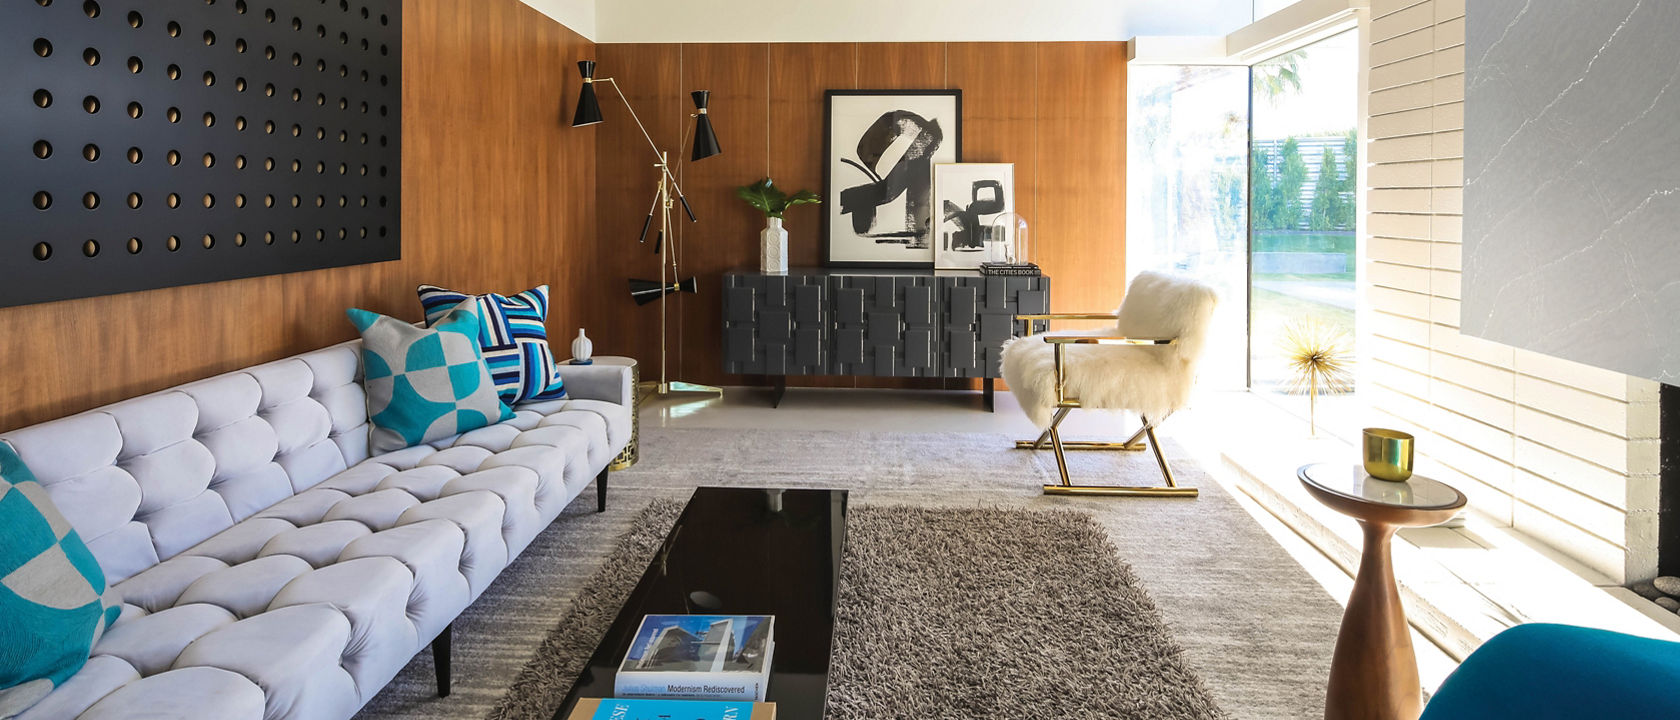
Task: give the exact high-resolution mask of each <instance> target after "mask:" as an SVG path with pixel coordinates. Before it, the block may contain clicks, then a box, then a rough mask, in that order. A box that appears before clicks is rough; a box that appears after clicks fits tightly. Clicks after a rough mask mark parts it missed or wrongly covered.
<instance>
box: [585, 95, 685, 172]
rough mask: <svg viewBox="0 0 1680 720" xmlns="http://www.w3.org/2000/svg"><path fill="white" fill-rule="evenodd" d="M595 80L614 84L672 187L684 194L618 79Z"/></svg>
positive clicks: (619, 97) (620, 98)
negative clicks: (619, 84) (619, 85)
mask: <svg viewBox="0 0 1680 720" xmlns="http://www.w3.org/2000/svg"><path fill="white" fill-rule="evenodd" d="M593 82H598V83H607V84H610V85H612V88H613V92H616V93H618V99H619V100H621V101H623V103H624V109H626V110H629V111H630V119H631V120H635V121H636V129H638V130H641V131H642V137H643V138H645V139H646V140H647V144H648V147H649V148H650V149H652V150H653V156H654V157H656V158H659V171H660V172H663V173H665V177H667V178H670V180H671V187H674V188H676V190H677V196H678V197H681V196H682V195H683V191H682V186H681V185H678V184H677V176H676V175H674V174H672V173H671V168H669V167H667V166H666V162H665V155H664V153H661V152H660V151H659V145H658V144H657V143H655V142H654V141H653V136H652V135H649V134H648V131H647V127H646V126H644V125H642V119H641V118H640V117H638V116H637V115H636V108H635V106H633V105H631V104H630V98H628V97H625V95H624V90H622V89H620V88H619V87H618V81H616V80H614V79H612V78H610V77H604V78H595V80H593Z"/></svg>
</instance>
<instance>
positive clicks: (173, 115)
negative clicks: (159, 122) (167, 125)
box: [163, 108, 181, 123]
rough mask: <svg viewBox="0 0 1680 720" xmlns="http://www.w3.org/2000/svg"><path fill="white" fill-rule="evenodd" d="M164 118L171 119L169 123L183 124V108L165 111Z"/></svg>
mask: <svg viewBox="0 0 1680 720" xmlns="http://www.w3.org/2000/svg"><path fill="white" fill-rule="evenodd" d="M163 116H164V117H166V118H169V122H172V123H178V122H181V108H169V109H168V110H165V111H164V113H163Z"/></svg>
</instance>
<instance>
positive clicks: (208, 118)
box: [204, 113, 216, 127]
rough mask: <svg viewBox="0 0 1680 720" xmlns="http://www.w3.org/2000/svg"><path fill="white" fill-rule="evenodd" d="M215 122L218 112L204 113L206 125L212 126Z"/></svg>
mask: <svg viewBox="0 0 1680 720" xmlns="http://www.w3.org/2000/svg"><path fill="white" fill-rule="evenodd" d="M215 124H216V114H215V113H204V127H211V126H213V125H215Z"/></svg>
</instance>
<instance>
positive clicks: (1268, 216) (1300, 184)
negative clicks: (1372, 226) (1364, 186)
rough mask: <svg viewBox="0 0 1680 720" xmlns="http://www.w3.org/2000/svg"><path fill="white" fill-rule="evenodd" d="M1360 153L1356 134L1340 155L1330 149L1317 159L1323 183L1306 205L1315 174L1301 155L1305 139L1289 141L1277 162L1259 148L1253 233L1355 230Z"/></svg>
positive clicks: (1254, 163)
mask: <svg viewBox="0 0 1680 720" xmlns="http://www.w3.org/2000/svg"><path fill="white" fill-rule="evenodd" d="M1356 152H1357V146H1356V143H1355V139H1354V137H1353V133H1352V132H1349V133H1348V134H1347V136H1346V137H1345V139H1344V140H1343V142H1342V146H1341V149H1340V152H1335V151H1332V150H1331V149H1330V148H1328V147H1326V148H1325V149H1324V151H1323V152H1322V153H1321V154H1320V156H1319V157H1318V158H1317V161H1318V177H1317V183H1316V184H1315V185H1314V186H1313V188H1312V191H1311V196H1310V201H1308V202H1303V200H1302V198H1301V191H1302V189H1303V188H1305V187H1306V186H1307V181H1308V179H1309V174H1310V173H1309V172H1308V168H1307V159H1306V158H1305V157H1303V156H1302V154H1301V139H1300V138H1296V137H1290V138H1288V139H1286V140H1284V142H1283V146H1282V147H1281V148H1279V149H1278V155H1277V157H1275V158H1274V157H1273V155H1272V152H1271V151H1270V150H1268V149H1267V148H1265V147H1262V146H1260V145H1255V146H1254V150H1253V158H1252V162H1251V163H1250V165H1249V168H1250V173H1251V177H1250V178H1249V183H1250V187H1251V188H1252V192H1253V199H1252V206H1251V211H1250V215H1249V217H1250V220H1251V222H1252V223H1253V228H1254V229H1255V230H1256V231H1264V230H1295V229H1305V230H1352V229H1353V227H1354V213H1355V208H1354V198H1353V185H1354V182H1355V180H1356V179H1357V166H1356V165H1355V163H1356V162H1357V155H1356Z"/></svg>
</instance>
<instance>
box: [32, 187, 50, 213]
mask: <svg viewBox="0 0 1680 720" xmlns="http://www.w3.org/2000/svg"><path fill="white" fill-rule="evenodd" d="M34 203H35V209H36V210H45V209H47V208H50V207H52V193H49V192H47V191H45V190H38V191H36V192H35V198H34Z"/></svg>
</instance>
